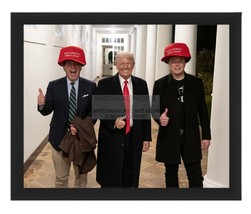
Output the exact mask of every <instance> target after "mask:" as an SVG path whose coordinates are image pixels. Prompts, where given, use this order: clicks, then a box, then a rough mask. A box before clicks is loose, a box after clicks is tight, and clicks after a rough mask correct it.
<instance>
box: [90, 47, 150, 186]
mask: <svg viewBox="0 0 251 214" xmlns="http://www.w3.org/2000/svg"><path fill="white" fill-rule="evenodd" d="M116 68H117V70H118V73H117V74H116V75H114V76H112V77H109V78H105V79H102V80H100V81H99V83H98V88H97V97H96V100H104V101H103V104H100V105H98V106H99V107H100V109H99V110H102V112H108V113H107V114H106V113H103V114H101V115H99V119H100V127H99V135H98V152H97V178H96V179H97V182H98V183H99V184H100V185H101V187H102V188H103V187H128V188H135V187H138V185H139V174H140V163H141V156H142V151H143V152H145V151H147V150H148V149H149V147H150V141H151V120H150V102H149V94H148V88H147V83H146V81H144V80H143V79H140V78H138V77H135V76H133V75H132V70H133V68H134V57H133V55H132V54H131V53H128V52H119V53H118V54H117V57H116ZM128 98H129V99H128ZM140 98H142V100H143V101H142V102H141V100H140ZM93 100H94V98H93ZM94 103H95V102H94ZM141 104H142V105H141ZM140 110H141V111H140ZM142 112H143V113H142Z"/></svg>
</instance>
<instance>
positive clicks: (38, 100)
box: [37, 88, 45, 106]
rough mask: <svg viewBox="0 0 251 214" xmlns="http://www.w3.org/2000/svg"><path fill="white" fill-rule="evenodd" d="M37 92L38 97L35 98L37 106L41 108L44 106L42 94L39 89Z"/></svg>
mask: <svg viewBox="0 0 251 214" xmlns="http://www.w3.org/2000/svg"><path fill="white" fill-rule="evenodd" d="M38 92H39V94H38V96H37V104H38V105H39V106H43V105H44V104H45V97H44V93H43V91H42V89H41V88H39V89H38Z"/></svg>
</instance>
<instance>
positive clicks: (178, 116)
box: [152, 43, 211, 187]
mask: <svg viewBox="0 0 251 214" xmlns="http://www.w3.org/2000/svg"><path fill="white" fill-rule="evenodd" d="M190 59H191V55H190V51H189V48H188V47H187V45H186V44H184V43H172V44H170V45H168V46H167V47H166V48H165V50H164V57H163V58H162V61H163V62H165V63H167V64H169V67H170V72H171V73H170V74H168V75H166V76H164V77H162V78H160V79H159V80H156V81H155V83H154V87H153V96H154V99H153V102H152V108H153V109H156V108H157V107H158V106H159V110H160V111H159V112H153V114H152V116H153V118H154V120H155V121H156V122H157V123H158V124H159V132H158V137H157V145H156V160H157V161H159V162H163V163H164V164H165V169H166V172H165V179H166V187H179V180H178V169H179V164H180V163H181V157H182V160H183V162H184V165H185V168H186V172H187V177H188V181H189V187H203V176H202V171H201V159H202V152H201V149H208V147H209V145H210V139H211V134H210V122H209V116H208V111H207V106H206V102H205V94H204V86H203V82H202V80H201V79H199V78H197V77H195V76H193V75H190V74H188V73H186V72H185V70H184V69H185V66H186V63H187V62H188V61H189V60H190ZM200 128H201V129H200Z"/></svg>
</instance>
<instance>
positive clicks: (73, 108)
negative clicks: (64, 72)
mask: <svg viewBox="0 0 251 214" xmlns="http://www.w3.org/2000/svg"><path fill="white" fill-rule="evenodd" d="M74 84H75V82H71V85H72V87H71V93H70V99H69V124H71V121H72V119H73V118H74V117H75V115H76V112H77V102H76V89H75V87H74Z"/></svg>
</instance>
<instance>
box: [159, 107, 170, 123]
mask: <svg viewBox="0 0 251 214" xmlns="http://www.w3.org/2000/svg"><path fill="white" fill-rule="evenodd" d="M167 112H168V109H167V108H165V111H164V112H163V114H162V115H161V116H160V118H159V120H160V124H161V126H166V125H167V124H168V122H169V117H167V116H166V115H167Z"/></svg>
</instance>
